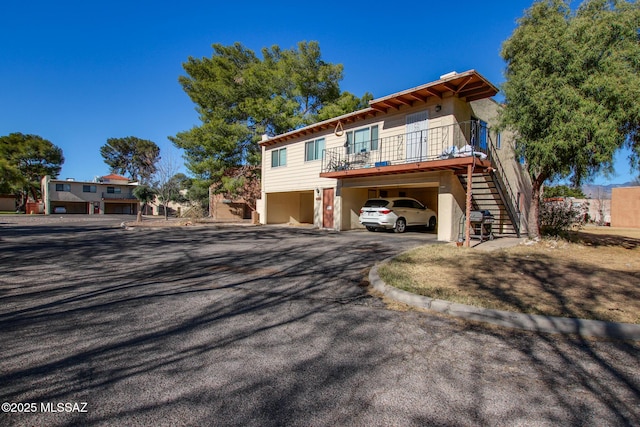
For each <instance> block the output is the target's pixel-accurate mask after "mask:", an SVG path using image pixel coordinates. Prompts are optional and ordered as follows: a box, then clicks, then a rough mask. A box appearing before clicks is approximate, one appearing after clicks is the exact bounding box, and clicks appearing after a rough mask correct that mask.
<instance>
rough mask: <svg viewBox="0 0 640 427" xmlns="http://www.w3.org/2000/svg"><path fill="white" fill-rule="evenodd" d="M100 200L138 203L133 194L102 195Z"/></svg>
mask: <svg viewBox="0 0 640 427" xmlns="http://www.w3.org/2000/svg"><path fill="white" fill-rule="evenodd" d="M102 200H115V201H127V202H128V201H138V199H136V197H135V196H134V195H133V193H102Z"/></svg>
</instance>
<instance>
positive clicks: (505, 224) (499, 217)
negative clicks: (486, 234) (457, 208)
mask: <svg viewBox="0 0 640 427" xmlns="http://www.w3.org/2000/svg"><path fill="white" fill-rule="evenodd" d="M492 152H495V151H494V147H493V143H492V142H489V153H490V154H491V153H492ZM489 157H490V159H491V164H492V167H493V170H492V171H490V172H485V173H481V174H480V173H479V174H473V175H472V177H471V203H472V210H488V211H489V212H491V214H492V215H493V216H494V220H495V221H494V223H493V227H492V228H493V233H495V234H499V235H503V236H515V237H520V212H519V210H518V209H517V202H516V198H515V197H514V196H515V195H514V194H513V191H512V190H511V186H510V185H509V183H508V181H505V180H503V179H502V177H503V176H504V169H503V167H502V164H501V163H500V159H499V158H498V157H497V156H491V155H490V156H489ZM458 178H459V179H460V183H461V184H462V188H467V176H466V175H458Z"/></svg>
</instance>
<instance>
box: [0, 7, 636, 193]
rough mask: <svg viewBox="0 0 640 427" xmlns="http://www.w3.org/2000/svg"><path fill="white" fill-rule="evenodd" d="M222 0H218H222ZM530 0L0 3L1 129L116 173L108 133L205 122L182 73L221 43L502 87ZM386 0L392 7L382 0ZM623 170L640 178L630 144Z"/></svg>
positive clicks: (70, 162) (369, 76)
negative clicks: (304, 51)
mask: <svg viewBox="0 0 640 427" xmlns="http://www.w3.org/2000/svg"><path fill="white" fill-rule="evenodd" d="M218 3H219V4H218ZM531 3H532V0H511V1H508V2H505V1H486V2H478V1H457V2H427V1H424V0H422V1H413V0H409V1H404V2H397V3H394V2H375V1H373V2H365V3H362V2H334V1H325V2H299V1H285V2H263V1H261V2H253V1H245V2H215V1H190V2H184V3H179V2H175V1H171V2H169V1H163V0H156V1H147V0H143V1H136V0H127V1H122V0H110V1H102V0H95V1H94V0H92V1H87V0H83V1H75V0H74V1H69V0H59V1H55V2H54V1H51V0H49V1H45V0H35V1H28V0H27V1H24V0H5V1H3V2H2V4H1V5H0V16H2V17H3V19H2V24H1V25H0V61H2V62H1V65H2V66H1V67H0V135H7V134H9V133H11V132H22V133H30V134H36V135H40V136H42V137H43V138H46V139H48V140H50V141H51V142H53V143H54V144H56V145H57V146H59V147H61V148H62V150H63V152H64V156H65V159H66V160H65V163H64V165H63V168H62V173H61V174H60V178H75V179H76V180H91V179H92V178H93V177H94V176H97V175H105V174H107V173H109V170H108V167H107V165H106V164H105V163H104V161H103V159H102V157H101V156H100V147H101V146H102V145H104V144H105V143H106V141H107V139H108V138H120V137H126V136H136V137H138V138H143V139H150V140H152V141H154V142H155V143H156V144H158V145H159V146H160V148H161V155H165V156H167V155H171V156H173V157H174V158H177V159H178V160H180V153H179V151H178V150H177V149H176V148H175V147H173V145H172V144H171V142H170V141H169V140H168V139H167V136H170V135H175V134H177V133H178V132H181V131H183V130H187V129H190V128H191V127H193V126H196V125H198V124H199V121H198V118H197V114H196V112H195V110H194V104H193V103H192V102H191V100H190V99H189V98H188V96H187V95H186V94H185V93H184V92H183V91H182V88H181V86H180V85H179V83H178V76H180V75H182V74H184V71H183V69H182V63H183V62H185V61H186V60H187V58H188V57H189V56H193V57H209V56H211V53H212V49H211V44H213V43H222V44H225V45H228V44H232V43H234V42H236V41H238V42H241V43H242V44H244V45H245V46H246V47H248V48H250V49H252V50H254V51H255V52H257V53H259V51H260V49H261V48H262V47H265V46H272V45H279V46H280V47H282V48H291V47H294V46H295V45H296V43H297V42H298V41H301V40H307V41H309V40H317V41H318V42H319V43H320V48H321V50H322V55H323V59H324V60H325V61H328V62H332V63H342V64H343V65H344V79H343V81H342V82H341V88H342V89H343V90H346V91H349V92H352V93H354V94H356V95H358V96H362V94H363V93H364V92H367V91H368V92H371V93H373V95H374V97H381V96H385V95H388V94H391V93H394V92H397V91H401V90H404V89H408V88H410V87H414V86H417V85H420V84H423V83H427V82H430V81H433V80H436V79H438V77H439V76H440V75H442V74H445V73H446V72H449V71H453V70H455V71H459V72H460V71H466V70H469V69H475V70H477V71H478V72H480V73H481V74H482V75H484V76H485V77H486V78H488V79H489V80H490V81H492V82H493V83H495V84H498V85H500V84H501V83H502V82H503V80H504V78H503V70H504V62H503V60H502V59H501V58H500V54H499V53H500V47H501V44H502V42H503V41H504V40H505V39H506V38H508V37H509V35H510V34H511V33H512V32H513V30H514V28H515V25H516V19H517V18H519V17H520V16H522V14H523V11H524V10H525V9H527V8H528V7H529V6H530V5H531ZM385 5H386V6H385ZM620 157H621V159H619V161H618V162H617V163H616V174H615V175H614V176H612V177H611V178H610V179H598V180H596V182H598V183H604V182H613V183H622V182H626V181H629V180H631V177H630V174H629V166H628V163H627V162H626V159H624V155H622V156H620Z"/></svg>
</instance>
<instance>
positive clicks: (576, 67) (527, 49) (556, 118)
mask: <svg viewBox="0 0 640 427" xmlns="http://www.w3.org/2000/svg"><path fill="white" fill-rule="evenodd" d="M639 28H640V13H639V7H638V3H637V2H635V1H630V2H628V1H616V0H612V1H607V0H586V1H584V2H583V3H582V4H581V5H580V6H579V7H578V9H577V10H576V11H572V10H571V9H570V2H568V1H561V0H542V1H538V2H536V3H534V4H533V5H532V7H531V8H530V9H528V10H527V11H526V12H525V15H524V16H523V17H522V18H521V19H520V20H519V21H518V27H517V28H516V30H515V31H514V32H513V34H512V35H511V37H510V38H509V39H508V40H506V41H505V43H504V44H503V47H502V56H503V58H504V59H505V61H506V63H507V67H506V82H505V83H504V85H503V88H502V89H503V91H504V96H505V105H506V106H505V108H504V110H503V112H502V124H503V125H504V126H506V127H508V128H511V129H512V130H514V131H515V135H516V150H517V154H518V155H519V156H521V158H523V159H524V160H525V161H526V165H527V168H528V171H529V174H530V176H531V179H532V182H533V197H532V205H531V208H530V215H529V229H530V233H529V234H530V236H532V237H537V236H539V234H540V230H539V207H540V205H539V203H540V197H541V189H542V188H543V185H544V183H545V182H548V181H554V180H557V179H569V181H570V182H571V183H572V185H573V186H576V187H577V186H579V185H580V183H581V182H583V181H584V180H586V179H589V178H590V177H592V176H593V175H594V174H596V173H598V172H601V171H603V172H608V171H611V170H612V167H613V166H612V163H613V156H614V153H615V152H616V151H618V150H619V149H621V148H622V147H628V148H631V149H632V151H631V152H632V155H631V159H630V160H631V164H632V167H636V166H637V164H638V156H639V155H640V134H639V132H638V130H639V129H640V103H639V102H638V99H640V43H639V34H640V33H639Z"/></svg>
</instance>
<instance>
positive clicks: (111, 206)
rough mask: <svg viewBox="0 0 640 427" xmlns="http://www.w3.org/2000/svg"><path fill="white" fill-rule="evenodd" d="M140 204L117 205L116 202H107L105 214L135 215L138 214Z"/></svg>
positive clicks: (126, 203)
mask: <svg viewBox="0 0 640 427" xmlns="http://www.w3.org/2000/svg"><path fill="white" fill-rule="evenodd" d="M137 208H138V204H137V203H129V202H124V203H115V202H109V203H107V202H105V203H104V213H105V214H112V215H113V214H119V215H135V214H137V213H138V209H137Z"/></svg>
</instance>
